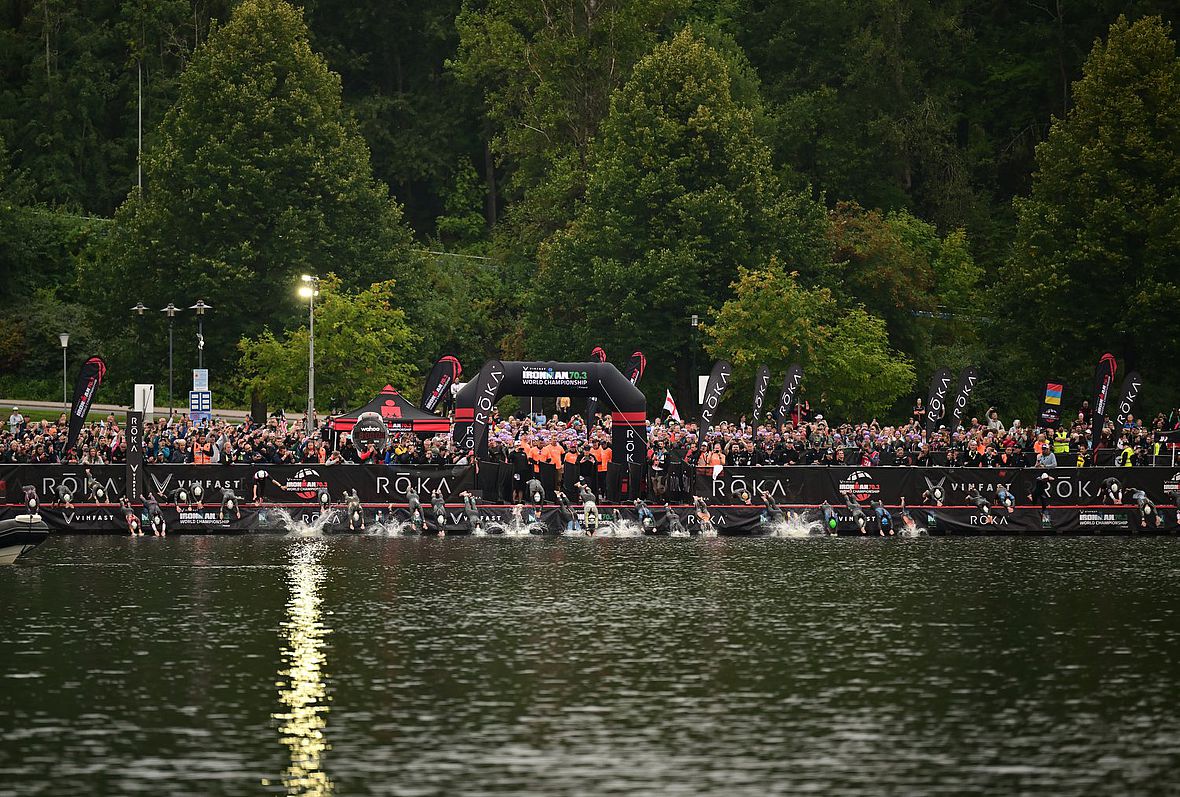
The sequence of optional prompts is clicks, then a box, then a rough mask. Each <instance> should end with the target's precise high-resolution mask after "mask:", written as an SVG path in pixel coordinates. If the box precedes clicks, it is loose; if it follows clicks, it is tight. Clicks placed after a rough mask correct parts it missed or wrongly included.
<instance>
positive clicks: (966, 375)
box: [947, 365, 979, 434]
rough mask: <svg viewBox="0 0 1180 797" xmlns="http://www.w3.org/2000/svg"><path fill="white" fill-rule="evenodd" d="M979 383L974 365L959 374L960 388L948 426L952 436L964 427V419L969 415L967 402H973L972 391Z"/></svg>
mask: <svg viewBox="0 0 1180 797" xmlns="http://www.w3.org/2000/svg"><path fill="white" fill-rule="evenodd" d="M978 381H979V371H977V370H976V369H975V366H973V365H968V366H967V367H966V368H964V369H963V372H962V373H961V374H959V386H958V388H956V389H955V399H954V403H953V404H952V405H951V422H950V423H949V424H947V429H949V430H950V432H951V434H954V433H955V432H956V431H957V430H958V428H959V427H960V426H962V425H963V418H964V417H965V416H966V414H967V402H969V401H970V400H971V391H972V390H974V389H975V383H976V382H978Z"/></svg>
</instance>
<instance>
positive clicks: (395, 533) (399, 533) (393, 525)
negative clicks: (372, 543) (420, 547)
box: [365, 520, 418, 537]
mask: <svg viewBox="0 0 1180 797" xmlns="http://www.w3.org/2000/svg"><path fill="white" fill-rule="evenodd" d="M365 533H366V534H372V535H374V536H378V537H403V536H409V535H413V534H417V533H418V532H416V531H415V530H414V526H413V524H411V523H410V521H408V520H385V521H384V522H380V523H374V524H373V525H371V526H369V527H368V528H366V529H365Z"/></svg>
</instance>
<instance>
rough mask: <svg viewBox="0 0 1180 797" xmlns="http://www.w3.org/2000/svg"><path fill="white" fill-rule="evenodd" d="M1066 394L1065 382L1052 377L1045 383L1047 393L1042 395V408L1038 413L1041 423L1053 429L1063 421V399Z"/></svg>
mask: <svg viewBox="0 0 1180 797" xmlns="http://www.w3.org/2000/svg"><path fill="white" fill-rule="evenodd" d="M1064 394H1065V382H1063V381H1062V380H1060V379H1050V380H1049V381H1048V382H1046V383H1045V394H1044V395H1043V396H1042V397H1041V409H1040V412H1038V413H1037V420H1038V421H1039V425H1040V426H1042V427H1044V428H1047V429H1053V428H1055V427H1056V426H1057V424H1058V423H1060V422H1061V400H1062V396H1063V395H1064Z"/></svg>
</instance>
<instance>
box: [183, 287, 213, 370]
mask: <svg viewBox="0 0 1180 797" xmlns="http://www.w3.org/2000/svg"><path fill="white" fill-rule="evenodd" d="M189 309H190V310H196V311H197V367H198V368H204V367H205V323H204V322H205V312H206V311H208V310H212V309H213V305H211V304H205V300H204V299H197V303H196V304H194V305H193V306H192V307H190V308H189Z"/></svg>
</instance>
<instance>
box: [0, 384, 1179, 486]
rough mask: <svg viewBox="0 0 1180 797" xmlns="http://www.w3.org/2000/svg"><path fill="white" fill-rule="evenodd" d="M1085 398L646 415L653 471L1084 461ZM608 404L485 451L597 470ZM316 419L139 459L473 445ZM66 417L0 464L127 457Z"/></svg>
mask: <svg viewBox="0 0 1180 797" xmlns="http://www.w3.org/2000/svg"><path fill="white" fill-rule="evenodd" d="M1087 420H1088V408H1087V407H1085V406H1083V407H1082V409H1081V411H1080V412H1079V413H1078V415H1077V416H1076V417H1075V418H1074V419H1072V420H1070V421H1066V422H1063V423H1061V424H1060V425H1059V428H1058V429H1057V430H1052V429H1048V430H1042V429H1040V428H1037V427H1035V426H1033V425H1030V424H1024V423H1022V421H1021V420H1019V419H1014V420H1012V421H1011V422H1006V421H1003V420H1001V419H1000V417H999V415H998V413H997V412H996V411H995V410H994V409H989V410H988V411H987V412H986V413H985V414H984V415H983V417H982V419H980V418H970V419H969V420H967V421H966V422H965V423H964V425H963V426H962V427H961V428H959V429H958V430H956V431H955V432H953V433H951V432H950V431H949V430H948V429H947V428H946V426H945V425H944V426H941V427H940V428H939V429H937V430H936V431H935V432H934V433H932V434H928V433H927V430H926V423H925V421H926V417H925V409H924V408H923V407H922V403H921V401H918V402H917V403H916V404H915V406H914V410H913V413H912V415H911V417H910V418H909V419H908V420H907V421H906V422H905V423H901V424H886V423H880V422H878V421H877V419H873V420H871V421H868V422H861V423H855V424H854V423H837V422H834V421H833V422H829V421H828V420H827V419H826V418H825V417H824V415H823V413H819V412H816V413H812V412H811V410H810V408H809V407H808V406H807V405H806V404H804V405H801V406H799V407H797V408H795V412H794V413H793V414H792V416H791V417H790V418H788V419H786V420H785V421H784V422H783V423H776V422H774V421H771V420H766V419H763V420H762V421H761V422H758V423H753V422H751V421H750V420H749V419H748V418H747V417H746V416H742V417H741V418H740V419H738V420H737V421H723V422H721V423H719V424H717V425H716V426H715V427H714V428H712V429H710V430H709V432H708V434H707V436H706V438H705V439H704V440H701V439H700V437H699V427H698V425H697V424H696V423H692V422H688V423H680V422H677V421H674V420H672V419H670V418H668V417H663V418H653V419H652V420H651V421H650V422H649V426H648V441H649V450H648V464H649V467H650V472H651V474H652V476H653V477H655V478H657V479H658V478H659V477H660V475H661V474H662V473H664V472H667V471H668V470H669V469H671V468H675V467H677V466H684V465H689V466H697V467H703V468H713V467H718V466H721V467H727V466H751V465H754V466H757V465H773V466H782V465H855V466H876V465H918V466H922V465H950V466H966V467H976V466H977V467H1009V466H1019V465H1037V466H1040V467H1056V466H1084V465H1088V464H1093V452H1094V449H1095V446H1094V444H1093V435H1092V433H1091V430H1090V428H1089V425H1088V422H1087ZM610 426H611V420H610V414H609V413H603V414H599V415H597V416H596V418H595V422H594V423H593V424H591V425H587V424H586V423H585V422H584V420H583V419H582V417H581V416H579V415H576V414H573V413H572V412H571V411H570V409H569V405H568V402H565V403H564V404H563V403H560V402H559V403H558V411H557V413H556V414H554V415H551V416H544V415H534V416H526V415H525V414H523V413H518V414H516V415H511V416H501V415H500V414H499V412H498V410H497V412H496V414H495V415H494V416H493V417H492V420H491V424H490V429H489V435H488V452H487V456H486V458H487V460H490V461H492V462H497V463H505V464H509V465H511V466H512V467H513V470H515V471H517V472H521V473H523V472H527V471H529V470H532V469H534V468H535V467H536V465H537V464H538V463H549V464H551V465H553V466H554V467H555V468H556V469H557V470H558V471H559V472H560V471H562V470H564V469H565V468H568V467H569V466H571V465H575V466H576V467H577V468H578V469H579V470H581V471H583V472H586V471H590V472H604V471H606V469H607V468H608V467H609V464H610V462H611V460H612V457H613V454H612V451H611V428H610ZM1178 427H1180V413H1173V415H1172V417H1165V416H1164V415H1163V414H1162V413H1161V414H1159V415H1157V416H1156V417H1155V418H1154V419H1152V420H1150V421H1147V422H1145V421H1143V420H1141V419H1134V418H1132V419H1130V420H1129V421H1128V423H1127V424H1126V425H1125V426H1124V428H1122V429H1114V424H1113V422H1112V421H1109V420H1108V421H1107V426H1106V429H1104V431H1103V435H1102V441H1101V445H1100V446H1099V448H1101V449H1103V452H1102V453H1103V456H1104V458H1103V459H1101V460H1100V464H1119V465H1138V464H1152V463H1153V462H1159V461H1160V459H1159V458H1160V457H1167V461H1168V462H1170V461H1171V458H1172V454H1173V452H1172V450H1171V448H1170V447H1168V446H1165V445H1164V444H1162V443H1160V442H1158V441H1157V433H1158V432H1160V431H1167V430H1172V429H1176V428H1178ZM326 428H327V427H326V425H325V427H324V428H321V429H315V430H310V431H309V430H307V429H305V428H304V425H303V422H302V420H288V419H287V418H286V417H285V416H284V414H283V413H282V412H281V411H280V412H277V413H275V414H274V415H273V416H271V417H270V418H268V419H267V421H266V422H265V423H255V422H253V421H251V420H245V421H243V422H227V421H224V420H217V419H214V420H211V421H203V422H191V421H189V420H188V419H187V418H185V417H184V416H180V415H177V416H173V417H171V418H159V419H157V420H155V421H152V422H149V423H147V424H146V425H145V428H144V458H145V461H146V462H148V463H171V464H185V463H195V464H215V463H243V464H251V465H258V464H276V465H277V464H296V463H317V464H323V465H336V464H376V463H385V464H406V465H454V464H465V463H467V462H468V461H469V459H470V452H465V451H461V450H458V448H457V447H456V445H455V443H454V442H453V441H452V439H451V437H450V436H449V435H437V436H434V437H429V438H425V439H421V438H419V437H418V436H416V435H413V434H401V435H397V436H394V437H393V438H392V439H390V440H389V441H388V443H387V444H385V445H383V446H381V447H378V446H376V445H372V444H370V445H364V444H362V445H360V446H358V445H357V444H356V443H354V441H353V440H352V439H350V437H349V435H347V434H341V435H340V436H339V437H335V436H333V435H332V434H330V433H328V432H327V431H326ZM66 433H67V416H66V414H65V413H62V414H61V416H60V417H59V418H58V419H57V420H55V421H50V420H41V421H28V420H26V419H25V418H24V416H23V415H22V414H21V413H20V411H19V409H17V408H13V410H12V413H11V415H10V416H9V418H8V423H7V425H6V426H5V427H4V428H3V431H0V463H18V462H20V463H25V462H28V463H71V464H73V463H76V464H82V465H87V464H110V463H119V462H123V461H124V460H125V458H126V434H125V430H124V428H123V426H122V424H121V423H120V422H119V421H118V420H117V419H116V417H115V416H114V415H108V416H107V417H106V418H105V419H104V420H101V421H93V422H90V423H87V424H86V425H85V426H84V427H83V429H82V432H81V434H80V435H79V438H78V443H77V445H76V446H75V447H74V449H73V450H72V451H71V452H69V454H68V455H67V454H64V453H63V449H64V444H65V439H66Z"/></svg>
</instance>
